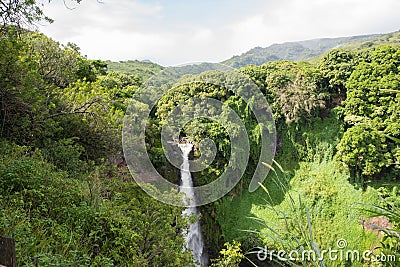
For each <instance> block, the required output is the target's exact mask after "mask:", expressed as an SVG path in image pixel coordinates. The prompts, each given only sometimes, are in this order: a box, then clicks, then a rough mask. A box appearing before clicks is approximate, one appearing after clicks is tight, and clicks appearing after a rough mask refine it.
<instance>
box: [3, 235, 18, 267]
mask: <svg viewBox="0 0 400 267" xmlns="http://www.w3.org/2000/svg"><path fill="white" fill-rule="evenodd" d="M15 265H16V255H15V240H14V239H12V238H7V237H2V236H0V267H3V266H6V267H15Z"/></svg>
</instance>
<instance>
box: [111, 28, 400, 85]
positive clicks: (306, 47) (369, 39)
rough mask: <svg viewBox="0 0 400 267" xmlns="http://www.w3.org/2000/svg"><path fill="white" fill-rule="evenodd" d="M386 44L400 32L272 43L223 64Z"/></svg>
mask: <svg viewBox="0 0 400 267" xmlns="http://www.w3.org/2000/svg"><path fill="white" fill-rule="evenodd" d="M383 44H391V45H400V31H396V32H392V33H386V34H369V35H359V36H350V37H338V38H319V39H312V40H306V41H298V42H286V43H283V44H273V45H271V46H268V47H265V48H262V47H255V48H253V49H251V50H249V51H247V52H246V53H243V54H241V55H240V56H233V57H232V58H230V59H228V60H225V61H222V62H221V63H223V64H225V65H228V66H231V67H234V68H240V67H243V66H246V65H249V64H254V65H258V66H259V65H262V64H264V63H266V62H270V61H279V60H292V61H299V60H308V59H311V60H312V59H318V58H319V57H320V56H321V55H323V54H325V53H326V52H328V51H330V50H332V49H334V48H338V47H341V48H344V49H349V50H361V49H365V48H368V47H372V46H378V45H383ZM106 62H107V65H108V70H109V71H120V72H124V73H128V74H133V75H137V76H138V77H142V78H143V79H144V80H145V79H148V78H150V77H151V76H152V75H154V74H156V73H157V72H159V71H161V70H162V69H163V68H164V67H162V66H160V65H158V64H156V63H153V62H150V61H138V60H128V61H119V62H112V61H106Z"/></svg>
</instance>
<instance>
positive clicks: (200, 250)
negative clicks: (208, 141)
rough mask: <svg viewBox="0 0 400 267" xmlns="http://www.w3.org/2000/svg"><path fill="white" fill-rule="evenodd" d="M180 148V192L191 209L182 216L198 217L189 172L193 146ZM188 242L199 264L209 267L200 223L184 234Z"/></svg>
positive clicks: (180, 146)
mask: <svg viewBox="0 0 400 267" xmlns="http://www.w3.org/2000/svg"><path fill="white" fill-rule="evenodd" d="M179 148H180V149H181V151H182V158H183V163H182V165H181V186H180V191H181V192H184V193H185V196H184V201H185V203H187V200H188V199H189V201H190V207H188V208H186V209H185V210H184V211H183V213H182V215H184V216H190V215H198V214H199V212H198V210H197V208H196V198H195V195H194V191H193V181H192V175H191V174H190V171H189V153H190V152H191V151H192V149H193V144H189V143H187V144H179ZM183 236H184V238H185V241H186V246H187V247H188V248H189V249H190V250H191V251H192V253H193V257H194V259H195V261H196V262H199V263H200V264H201V265H202V266H207V264H208V256H207V253H206V251H205V248H204V242H203V236H202V234H201V227H200V222H199V221H198V220H197V221H196V222H194V223H192V224H190V228H189V230H188V231H186V232H184V233H183Z"/></svg>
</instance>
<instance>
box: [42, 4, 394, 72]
mask: <svg viewBox="0 0 400 267" xmlns="http://www.w3.org/2000/svg"><path fill="white" fill-rule="evenodd" d="M103 2H104V4H99V3H98V2H97V1H95V0H84V1H83V2H82V3H81V4H80V5H78V6H77V8H76V9H74V10H68V9H66V8H65V7H64V5H63V4H62V1H58V2H56V1H52V2H51V4H49V5H48V6H47V8H46V11H47V14H49V15H50V16H51V17H53V18H55V19H56V22H55V23H54V24H53V25H49V26H45V27H41V30H42V31H44V32H45V33H46V34H48V35H50V36H51V37H53V38H55V39H56V40H58V41H61V42H63V43H66V42H74V43H76V44H77V45H78V46H80V47H81V48H82V51H83V53H84V54H87V55H88V57H90V58H101V59H112V60H127V59H150V60H152V61H155V62H159V63H161V64H164V65H173V64H179V63H183V62H190V61H213V62H218V61H222V60H224V59H226V58H229V57H230V56H232V55H234V54H240V53H243V52H245V51H247V50H249V49H251V48H253V47H255V46H263V47H265V46H268V45H270V44H272V43H281V42H286V41H296V40H304V39H311V38H319V37H338V36H349V35H358V34H366V33H382V32H390V31H395V30H398V29H399V28H398V27H399V25H400V16H398V14H397V13H398V10H399V9H400V1H398V0H369V1H364V0H270V1H265V2H261V1H257V5H258V6H257V8H252V9H246V8H243V7H242V6H240V5H243V3H241V4H240V3H239V1H233V0H232V1H228V3H230V5H226V1H225V2H224V1H223V0H221V1H220V2H215V1H205V2H202V4H203V6H202V10H204V8H205V7H204V5H210V10H211V8H213V10H214V9H215V10H216V8H219V10H224V11H225V13H222V12H218V13H215V12H214V13H210V14H213V16H210V17H207V14H203V13H202V14H196V12H194V11H193V10H196V5H199V4H198V3H195V2H194V1H189V2H187V5H191V6H189V7H187V6H185V8H186V9H185V10H186V11H187V10H190V16H189V15H188V14H187V13H184V11H185V10H181V9H179V8H183V5H182V4H180V5H178V4H177V3H176V1H170V2H166V1H162V2H152V1H147V2H144V1H143V0H142V1H139V0H120V1H115V2H112V1H111V0H103ZM160 3H161V4H160ZM217 3H218V4H219V5H220V6H216V5H217ZM224 4H225V6H223V5H224ZM249 4H250V5H251V4H252V3H251V2H250V3H249ZM253 4H254V3H253ZM222 7H223V8H222ZM235 8H236V9H235ZM238 10H242V13H240V14H239V15H237V16H233V15H232V12H238Z"/></svg>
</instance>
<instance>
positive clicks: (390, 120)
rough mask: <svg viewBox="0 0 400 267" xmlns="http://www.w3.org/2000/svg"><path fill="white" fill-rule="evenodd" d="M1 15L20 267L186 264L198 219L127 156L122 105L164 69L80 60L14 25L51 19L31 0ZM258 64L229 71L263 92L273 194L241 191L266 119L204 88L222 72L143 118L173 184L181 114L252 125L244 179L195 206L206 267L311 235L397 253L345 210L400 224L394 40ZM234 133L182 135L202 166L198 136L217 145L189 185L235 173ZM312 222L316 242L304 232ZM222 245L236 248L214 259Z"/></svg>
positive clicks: (0, 116)
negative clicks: (174, 141)
mask: <svg viewBox="0 0 400 267" xmlns="http://www.w3.org/2000/svg"><path fill="white" fill-rule="evenodd" d="M77 2H80V1H77ZM0 11H1V17H2V28H1V36H0V48H1V49H0V101H1V103H0V203H1V205H0V211H1V214H3V216H2V217H1V218H0V235H2V236H10V237H13V238H15V239H16V240H17V243H16V244H17V250H16V251H17V260H18V266H194V263H193V256H192V254H191V253H190V251H187V250H183V249H182V248H183V247H184V246H185V241H184V238H183V236H182V235H181V233H182V232H183V231H184V230H185V229H187V228H188V227H189V225H190V221H193V219H194V218H187V217H183V216H181V214H182V211H183V208H181V207H175V206H170V205H167V204H163V203H161V202H159V201H157V200H155V199H153V198H151V197H150V196H148V195H147V194H146V193H145V192H143V190H142V189H141V188H140V187H139V186H138V184H137V183H136V182H135V181H134V180H133V178H132V177H131V175H130V173H129V172H128V169H127V166H126V162H125V161H124V158H123V151H122V143H121V132H122V127H123V118H124V115H125V112H126V111H127V109H128V107H129V105H130V103H131V98H132V96H134V95H135V93H136V92H138V91H140V90H141V89H143V87H142V85H143V83H144V82H145V81H146V80H147V79H148V78H149V77H151V76H152V75H154V74H156V73H157V72H158V71H160V70H162V69H163V67H161V66H158V65H156V64H152V63H144V62H138V61H127V62H119V63H115V62H110V61H107V62H105V61H100V60H88V59H87V58H86V57H85V56H83V55H82V54H81V53H80V50H79V47H78V46H77V45H74V44H66V45H62V44H60V43H58V42H56V41H54V40H52V39H50V38H48V37H46V36H45V35H43V34H41V33H38V32H35V31H30V30H27V29H24V28H22V27H28V28H29V26H32V25H34V24H35V23H37V22H40V21H43V20H50V19H49V18H47V17H46V16H45V15H44V14H43V13H42V11H41V7H40V5H39V3H38V2H36V1H18V0H9V1H0ZM389 39H390V38H389ZM389 39H388V40H389ZM369 41H370V42H373V41H371V40H369ZM262 63H263V64H260V65H259V66H256V65H246V66H243V67H241V68H239V69H238V71H239V72H240V73H241V74H243V75H245V76H246V77H249V78H250V79H251V80H252V81H253V82H254V83H255V84H256V85H257V86H258V88H259V90H260V91H261V92H262V95H261V96H262V97H263V98H265V99H266V100H267V101H268V103H269V106H270V108H271V112H272V114H273V118H274V121H275V126H276V131H277V132H276V134H277V150H276V161H275V162H276V163H277V164H275V165H273V163H271V164H265V165H266V166H264V167H265V168H270V169H271V171H270V174H269V175H268V177H267V179H266V181H265V182H264V183H263V186H262V187H263V188H264V189H265V190H266V192H265V191H264V190H263V188H261V189H259V190H257V191H256V192H255V193H254V194H250V193H249V192H248V190H247V189H248V186H249V183H250V181H251V178H252V176H253V173H254V172H255V170H256V169H257V166H258V165H257V164H258V162H259V158H260V154H261V153H262V152H263V151H262V145H261V136H262V132H263V131H264V130H265V128H268V125H261V124H260V123H259V121H258V120H257V118H256V116H255V114H254V113H253V112H252V109H251V104H249V103H246V101H244V100H243V99H242V98H241V97H239V96H238V95H237V94H235V92H232V91H229V90H228V89H227V88H225V87H223V86H220V85H216V84H210V83H199V82H198V81H199V80H201V79H204V77H211V78H212V79H222V78H223V77H224V75H225V74H224V72H220V71H216V70H214V71H208V72H202V73H200V74H196V75H187V76H184V77H183V78H182V79H181V80H179V83H178V86H176V87H174V89H173V90H171V91H169V92H168V93H166V94H164V95H163V96H162V98H161V99H160V100H159V101H158V102H157V105H156V106H155V108H154V110H152V112H151V113H150V117H149V119H148V122H147V128H146V136H145V142H146V148H147V152H148V154H149V155H150V157H151V161H152V163H153V165H154V166H155V167H156V169H157V171H158V172H159V173H160V174H162V175H163V176H164V177H166V178H167V179H168V180H169V181H170V182H172V183H175V184H179V179H180V178H179V174H178V172H177V169H176V168H175V167H174V166H172V164H171V163H170V162H168V160H167V158H166V157H165V154H164V151H163V146H162V142H161V140H160V134H161V130H162V127H163V125H164V124H165V123H168V115H169V114H170V112H171V111H172V110H173V109H174V108H175V107H176V106H178V105H179V104H181V103H184V102H185V101H188V100H190V99H193V98H213V99H216V100H218V101H221V102H223V103H224V105H227V106H228V107H230V109H232V110H233V111H235V113H236V114H237V115H238V117H239V118H240V120H241V121H242V122H243V125H244V126H245V129H246V132H247V135H248V137H249V147H250V149H249V150H250V151H249V152H250V153H249V154H250V157H249V158H250V159H249V162H248V164H247V166H246V168H245V170H243V171H244V175H243V178H242V179H241V180H240V182H239V183H238V184H237V185H236V186H235V187H234V188H233V189H232V191H231V192H230V193H229V194H228V195H226V196H225V197H224V198H222V199H220V200H218V201H216V202H214V203H211V204H208V205H205V206H203V207H201V222H202V225H203V233H204V235H205V240H206V245H207V248H208V252H209V254H210V256H211V258H213V259H215V260H213V265H214V266H238V264H239V262H241V261H242V264H245V262H247V263H248V261H246V259H245V256H246V257H247V258H251V257H252V255H251V254H245V252H249V251H251V250H252V249H253V248H254V247H257V246H263V245H268V246H269V247H272V248H274V249H281V248H284V249H287V248H299V247H303V248H304V247H306V248H307V247H311V248H312V249H315V246H311V245H310V244H312V242H314V241H315V242H316V244H318V245H319V246H320V248H323V247H328V246H332V242H336V240H337V239H338V238H344V237H346V238H347V241H348V242H349V246H350V247H351V248H354V249H360V250H362V249H367V248H370V247H371V246H376V245H377V244H378V245H381V246H382V250H379V251H377V252H376V253H381V252H382V251H383V252H385V253H397V252H398V248H397V244H398V241H399V239H398V237H397V238H396V237H393V236H392V235H390V234H386V235H385V236H386V237H385V238H384V239H380V238H381V236H377V233H376V231H375V232H373V231H366V230H364V225H363V226H362V225H361V224H360V220H364V221H365V220H368V218H367V216H368V212H367V211H365V210H363V209H356V208H354V207H353V206H354V205H355V203H357V202H363V203H369V204H373V205H381V206H383V207H384V208H385V209H387V211H389V212H391V214H392V216H389V215H387V214H385V213H384V214H383V215H386V216H387V217H388V218H389V220H390V221H391V223H392V224H391V225H392V227H393V229H394V230H395V231H397V230H398V222H399V220H398V219H397V221H396V218H398V216H399V215H398V209H397V207H399V205H400V196H399V193H398V190H397V185H398V182H399V172H400V163H399V162H400V147H399V142H400V141H399V139H400V111H399V107H400V103H399V101H400V94H399V89H400V48H399V46H398V45H396V43H394V44H384V45H381V42H380V41H377V45H375V44H373V45H362V46H358V47H357V48H356V49H354V48H352V47H349V49H340V48H339V49H333V50H330V51H328V52H327V53H325V54H324V55H323V56H322V57H321V58H319V59H314V60H313V61H310V62H304V61H299V62H295V61H289V60H281V61H276V62H267V63H265V62H262ZM193 68H195V67H193ZM142 104H144V103H142ZM220 115H221V114H220ZM222 115H223V114H222ZM222 115H221V116H222ZM228 128H229V127H228ZM228 130H229V129H228ZM228 130H227V127H223V126H221V125H220V124H218V123H217V122H216V121H215V120H210V119H204V118H202V119H197V120H192V121H190V122H189V123H188V124H186V125H185V126H184V128H183V130H182V133H181V134H182V136H185V137H187V138H188V140H190V141H193V142H194V145H195V148H196V150H195V151H194V153H193V155H192V156H193V157H194V158H198V157H201V153H200V152H199V150H197V148H198V147H199V144H200V142H201V140H203V139H204V138H210V139H212V140H213V141H214V142H215V147H216V154H215V159H214V160H213V162H212V163H211V165H210V166H209V167H208V168H206V169H204V170H201V171H199V172H197V173H194V174H193V177H194V183H195V185H205V184H208V183H210V182H211V181H214V180H215V179H216V178H218V177H219V176H220V175H221V173H222V172H223V171H224V170H225V169H226V168H227V166H228V165H229V161H230V159H231V157H232V156H233V155H231V153H230V147H231V145H232V140H231V139H230V138H229V131H228ZM203 153H207V151H203ZM205 156H207V155H205ZM271 165H273V166H271ZM160 194H166V197H168V198H171V199H174V201H176V202H181V201H182V198H181V196H180V195H174V194H170V193H168V192H160ZM292 195H293V196H294V195H296V197H295V198H296V200H293V198H292ZM279 209H283V210H284V212H281V210H279ZM382 210H383V209H382ZM382 210H381V212H382ZM393 214H395V215H393ZM286 215H287V216H286ZM396 216H397V217H396ZM249 217H255V219H256V222H254V218H253V220H252V219H250V218H249ZM260 222H261V223H260ZM271 224H273V225H274V226H275V227H276V228H273V227H271V226H270V225H271ZM311 225H312V226H314V227H315V228H314V229H315V231H314V232H313V234H314V236H313V237H312V238H311V240H310V238H309V237H308V235H305V234H304V231H305V229H306V230H308V228H307V227H311ZM239 228H240V230H248V232H243V231H239V230H238V229H239ZM271 229H272V232H273V234H277V235H278V236H275V239H274V238H273V237H274V236H273V235H272V236H273V237H272V238H271V233H270V232H268V230H271ZM274 229H279V231H278V230H274ZM346 229H347V230H348V231H345V230H346ZM277 239H283V240H286V241H287V242H273V241H274V240H275V241H276V240H277ZM293 240H296V242H293ZM238 241H239V242H240V243H239V242H238ZM224 242H230V243H227V244H226V248H224V249H223V247H224ZM380 242H381V243H380ZM244 254H245V255H244ZM253 256H254V255H253ZM251 259H253V260H254V257H253V258H251ZM261 264H263V263H260V265H261ZM296 264H318V263H315V262H314V263H311V262H308V263H307V262H303V263H302V262H296ZM327 264H328V265H326V266H362V265H364V266H367V265H368V264H369V262H366V261H364V262H363V261H360V262H350V261H347V263H346V262H338V261H332V262H327ZM329 264H330V265H329ZM313 266H320V265H313Z"/></svg>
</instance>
